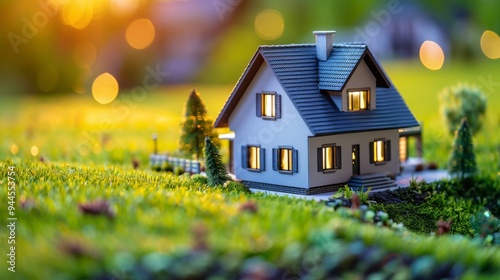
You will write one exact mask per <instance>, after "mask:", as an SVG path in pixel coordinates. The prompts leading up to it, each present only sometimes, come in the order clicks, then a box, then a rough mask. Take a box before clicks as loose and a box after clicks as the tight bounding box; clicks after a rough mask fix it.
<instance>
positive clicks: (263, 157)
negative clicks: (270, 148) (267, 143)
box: [260, 148, 266, 171]
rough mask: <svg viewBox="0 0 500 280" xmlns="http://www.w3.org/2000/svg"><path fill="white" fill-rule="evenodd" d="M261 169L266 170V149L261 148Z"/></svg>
mask: <svg viewBox="0 0 500 280" xmlns="http://www.w3.org/2000/svg"><path fill="white" fill-rule="evenodd" d="M260 170H261V171H264V170H266V149H264V148H260Z"/></svg>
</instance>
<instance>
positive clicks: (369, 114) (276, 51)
mask: <svg viewBox="0 0 500 280" xmlns="http://www.w3.org/2000/svg"><path fill="white" fill-rule="evenodd" d="M361 59H363V60H364V61H365V62H366V64H367V65H368V67H369V68H370V69H371V70H372V72H373V74H374V75H375V77H376V79H377V98H376V102H377V104H376V109H374V110H366V111H354V112H353V111H351V112H343V111H340V110H339V109H338V108H337V107H336V105H335V104H334V103H333V101H332V100H331V99H330V97H329V95H328V94H326V93H324V92H322V91H321V90H332V91H340V90H342V89H343V87H344V86H345V84H346V83H347V81H348V80H349V78H350V76H351V75H352V73H353V70H354V69H356V67H357V65H358V64H359V62H360V61H361ZM263 61H266V62H267V63H268V64H269V66H270V68H271V69H272V71H273V72H274V74H275V75H276V77H277V79H278V81H279V82H280V83H281V85H282V86H283V89H284V90H285V92H286V93H287V94H288V96H289V97H290V99H291V101H292V103H293V104H294V105H295V107H296V108H297V110H298V112H299V113H300V115H301V116H302V118H303V119H304V121H305V123H306V124H307V126H308V127H309V129H310V130H311V132H312V134H313V135H316V136H318V135H326V134H338V133H344V132H358V131H368V130H382V129H393V128H404V127H411V126H418V122H417V121H416V120H415V118H414V117H413V115H412V114H411V112H410V110H409V109H408V107H407V106H406V104H405V103H404V101H403V99H402V97H401V96H400V94H399V93H398V91H397V90H396V89H395V88H394V86H393V85H392V84H391V83H390V81H389V79H388V78H387V76H386V74H385V73H384V71H383V70H382V68H381V66H380V64H379V63H378V61H376V59H375V58H374V57H373V55H372V54H371V53H370V51H369V50H368V48H367V47H366V45H365V44H359V43H353V44H334V47H333V51H332V53H331V54H330V56H329V58H328V60H327V61H320V62H319V63H318V60H317V58H316V48H315V45H313V44H306V45H278V46H261V47H259V49H258V50H257V52H256V53H255V55H254V56H253V58H252V60H251V61H250V63H249V65H248V66H247V68H246V69H245V72H244V73H243V75H242V76H241V77H240V80H239V81H238V83H237V84H236V86H235V88H234V90H233V92H232V93H231V95H230V97H229V99H228V101H227V102H226V104H225V105H224V108H223V109H222V111H221V113H220V115H219V117H218V118H217V120H216V122H215V126H216V127H225V126H227V125H228V118H229V115H230V114H231V111H232V110H233V109H234V107H235V106H236V104H237V102H238V101H239V100H240V98H241V96H242V95H243V93H244V91H245V89H246V87H247V86H248V84H249V83H250V81H251V80H252V79H253V76H254V75H255V73H256V72H257V70H258V68H259V67H260V65H261V63H262V62H263Z"/></svg>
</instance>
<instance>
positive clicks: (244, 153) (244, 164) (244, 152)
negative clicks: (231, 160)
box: [241, 146, 248, 169]
mask: <svg viewBox="0 0 500 280" xmlns="http://www.w3.org/2000/svg"><path fill="white" fill-rule="evenodd" d="M241 168H245V169H247V168H248V146H241Z"/></svg>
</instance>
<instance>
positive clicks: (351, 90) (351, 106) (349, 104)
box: [347, 88, 372, 112]
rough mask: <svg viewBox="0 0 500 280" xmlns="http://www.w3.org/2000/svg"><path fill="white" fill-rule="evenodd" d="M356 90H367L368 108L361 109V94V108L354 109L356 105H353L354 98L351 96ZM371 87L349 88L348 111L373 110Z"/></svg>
mask: <svg viewBox="0 0 500 280" xmlns="http://www.w3.org/2000/svg"><path fill="white" fill-rule="evenodd" d="M354 92H360V93H361V92H366V100H367V101H366V108H363V109H361V95H360V97H359V100H358V103H359V104H358V107H359V109H353V108H354V106H353V102H351V101H353V99H352V96H351V93H354ZM371 99H372V98H371V89H370V88H353V89H349V90H347V111H349V112H357V111H368V110H371V108H372V104H371V101H372V100H371Z"/></svg>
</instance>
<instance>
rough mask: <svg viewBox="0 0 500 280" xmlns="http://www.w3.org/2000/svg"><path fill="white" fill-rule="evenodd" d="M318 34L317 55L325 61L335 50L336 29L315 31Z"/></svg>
mask: <svg viewBox="0 0 500 280" xmlns="http://www.w3.org/2000/svg"><path fill="white" fill-rule="evenodd" d="M313 33H314V35H315V36H316V57H317V58H318V59H319V60H322V61H325V60H327V59H328V56H330V53H331V52H332V50H333V35H335V31H314V32H313Z"/></svg>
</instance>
